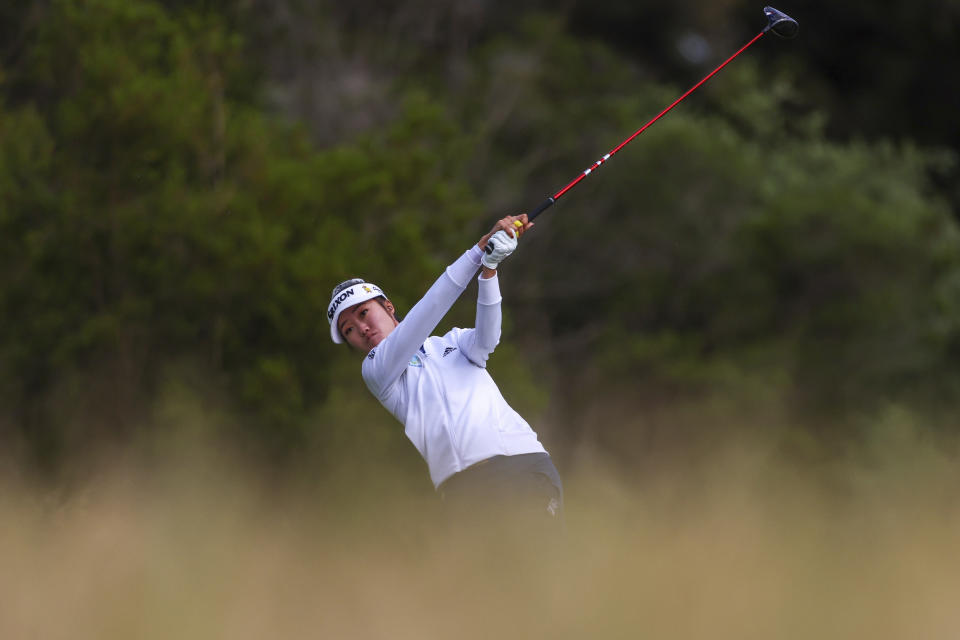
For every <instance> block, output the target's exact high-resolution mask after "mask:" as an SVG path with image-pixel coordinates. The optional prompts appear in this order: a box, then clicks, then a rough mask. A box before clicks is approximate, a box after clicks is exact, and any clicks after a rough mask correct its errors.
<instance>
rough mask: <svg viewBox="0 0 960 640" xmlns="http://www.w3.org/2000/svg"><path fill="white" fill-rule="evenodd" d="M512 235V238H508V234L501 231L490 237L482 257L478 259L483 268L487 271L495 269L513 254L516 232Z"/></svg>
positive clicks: (515, 246)
mask: <svg viewBox="0 0 960 640" xmlns="http://www.w3.org/2000/svg"><path fill="white" fill-rule="evenodd" d="M513 233H514V236H513V237H510V234H509V233H507V232H506V231H504V230H503V229H501V230H500V231H497V232H496V233H495V234H493V235H492V236H490V240H488V241H487V248H486V249H484V250H483V257H482V258H480V262H482V263H483V266H485V267H486V268H488V269H496V268H497V265H498V264H500V263H501V262H503V259H504V258H506V257H507V256H508V255H510V254H511V253H513V250H514V249H516V248H517V237H516V233H517V232H516V231H514V232H513Z"/></svg>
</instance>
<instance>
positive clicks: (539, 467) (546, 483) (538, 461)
mask: <svg viewBox="0 0 960 640" xmlns="http://www.w3.org/2000/svg"><path fill="white" fill-rule="evenodd" d="M437 491H438V492H439V494H440V497H441V498H442V500H443V509H444V512H445V513H446V514H447V515H448V516H449V517H450V518H451V519H452V520H453V521H454V522H455V523H459V524H466V525H470V526H477V525H481V526H483V527H484V528H485V529H491V528H501V529H505V530H510V531H517V532H524V531H526V532H531V533H533V532H536V531H538V530H542V531H554V532H556V531H561V530H562V529H563V484H562V483H561V482H560V474H559V473H557V468H556V467H555V466H554V465H553V460H551V459H550V456H549V455H548V454H546V453H526V454H521V455H516V456H494V457H492V458H488V459H487V460H484V461H482V462H479V463H477V464H475V465H473V466H471V467H469V468H467V469H464V470H463V471H461V472H459V473H455V474H454V475H452V476H451V477H449V478H448V479H447V480H445V481H444V482H443V483H442V484H441V485H440V486H439V487H437Z"/></svg>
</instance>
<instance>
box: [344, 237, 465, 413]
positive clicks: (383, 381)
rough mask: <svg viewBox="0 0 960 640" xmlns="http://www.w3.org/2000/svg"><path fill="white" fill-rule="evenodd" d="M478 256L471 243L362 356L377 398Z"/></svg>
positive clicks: (449, 303) (457, 294)
mask: <svg viewBox="0 0 960 640" xmlns="http://www.w3.org/2000/svg"><path fill="white" fill-rule="evenodd" d="M481 255H482V254H481V251H480V248H479V247H477V246H476V245H474V246H473V247H472V248H470V250H468V251H466V252H465V253H464V254H463V255H462V256H460V257H459V258H458V259H457V260H456V262H454V263H453V264H451V265H450V266H449V267H447V268H446V270H445V271H444V272H443V274H442V275H441V276H440V277H439V278H437V281H436V282H434V283H433V286H431V287H430V289H429V290H428V291H427V293H426V294H425V295H424V296H423V298H421V299H420V301H419V302H417V304H415V305H413V308H412V309H410V311H409V313H407V315H406V316H405V317H404V319H403V321H402V322H400V324H398V325H397V326H396V327H395V328H394V330H393V331H391V332H390V335H388V336H387V337H386V338H384V339H383V340H382V341H381V342H380V344H379V345H377V346H376V347H375V348H374V349H372V350H371V351H370V353H368V354H367V357H366V358H364V360H363V366H362V372H363V379H364V382H366V383H367V387H369V389H370V391H371V392H372V393H373V394H374V395H375V396H376V397H377V398H380V399H383V398H384V397H385V395H386V394H387V392H388V391H389V389H390V387H391V386H392V385H394V384H396V382H397V380H399V379H400V376H401V375H402V374H403V372H404V371H405V370H406V368H407V364H409V362H410V358H411V357H412V356H413V355H415V354H416V353H417V350H418V349H419V348H420V347H421V346H422V345H423V343H424V341H425V340H426V339H427V338H429V337H430V334H431V333H432V332H433V330H434V329H435V328H436V327H437V324H439V323H440V320H442V319H443V316H445V315H446V314H447V311H449V310H450V307H452V306H453V303H454V302H456V300H457V298H459V297H460V294H461V293H463V290H464V289H466V287H467V283H468V282H469V281H470V278H471V277H473V274H475V273H476V272H477V269H478V268H479V266H480V257H481Z"/></svg>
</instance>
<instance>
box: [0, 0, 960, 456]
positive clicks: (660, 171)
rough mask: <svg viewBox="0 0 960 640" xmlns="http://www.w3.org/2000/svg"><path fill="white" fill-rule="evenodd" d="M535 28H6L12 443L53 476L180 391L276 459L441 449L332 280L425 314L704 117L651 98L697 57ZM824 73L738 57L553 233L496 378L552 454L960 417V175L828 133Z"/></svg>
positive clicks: (429, 14)
mask: <svg viewBox="0 0 960 640" xmlns="http://www.w3.org/2000/svg"><path fill="white" fill-rule="evenodd" d="M536 5H537V3H530V7H531V8H530V9H529V10H527V11H522V12H519V13H518V15H517V16H516V18H515V19H510V20H505V18H504V14H503V13H501V12H500V11H501V10H500V9H498V7H499V5H498V4H497V3H494V2H491V3H488V4H486V5H484V6H485V7H486V10H487V14H485V15H469V14H468V13H464V12H463V11H465V10H463V9H460V10H454V9H450V8H447V9H442V8H437V7H432V5H431V7H422V6H420V5H418V4H417V3H410V4H409V5H403V7H406V12H404V10H403V9H402V8H396V9H394V10H392V11H393V13H391V11H388V10H383V13H379V14H376V15H377V16H379V19H377V20H372V21H364V20H361V19H359V17H358V16H359V15H360V14H358V13H357V11H360V10H361V9H362V3H361V5H359V8H357V7H354V8H353V9H350V8H347V7H337V6H332V5H327V4H324V3H317V4H309V3H308V4H307V5H303V6H301V5H298V4H297V3H289V4H288V3H281V5H277V6H279V7H280V8H276V7H274V9H273V10H267V8H265V7H261V6H260V5H257V4H255V5H250V4H249V3H233V2H219V3H205V4H201V5H197V6H194V5H192V4H190V3H179V2H166V3H163V2H157V1H154V0H82V1H81V0H54V1H53V2H51V3H40V2H21V3H19V4H16V5H9V6H7V7H6V8H5V9H4V10H3V14H2V16H3V17H4V18H6V19H7V20H6V24H7V26H6V27H4V29H5V30H6V32H7V35H9V36H10V38H8V42H11V43H12V44H11V45H9V46H8V47H7V48H5V49H4V51H3V57H2V58H0V82H2V84H0V100H2V102H0V261H2V262H0V384H2V388H0V398H2V402H3V405H4V411H5V419H4V421H3V422H2V424H5V425H11V426H9V427H5V428H6V429H7V431H8V432H9V433H8V434H7V436H8V437H7V438H6V440H7V441H8V442H17V443H19V444H20V445H22V446H23V447H25V450H26V451H28V452H30V454H31V455H32V459H33V460H35V461H39V462H41V463H45V464H48V465H52V466H55V465H56V464H58V462H60V461H62V460H64V459H65V458H67V457H69V456H70V455H71V454H73V453H78V452H83V451H84V450H85V449H86V448H88V447H90V446H93V445H94V444H95V443H97V442H100V441H102V440H103V439H106V440H114V439H117V438H120V439H123V438H125V437H128V436H129V435H130V434H131V433H133V432H134V431H136V430H140V429H148V430H149V429H151V428H152V429H163V428H168V426H169V422H170V416H171V415H174V416H175V415H177V413H176V411H173V412H172V413H171V412H170V411H158V410H157V406H158V403H163V402H164V401H165V400H164V399H165V398H168V397H169V393H170V391H169V390H170V389H171V380H174V379H178V378H182V379H184V380H191V381H192V382H191V383H190V386H192V392H191V393H193V394H195V395H197V396H200V397H204V396H209V397H211V398H216V399H217V400H216V402H218V403H222V404H224V405H229V406H230V407H231V411H230V412H229V416H230V417H229V419H224V420H219V419H218V420H217V421H214V422H217V423H218V427H217V428H218V429H219V428H223V429H225V430H226V433H225V435H226V436H227V437H229V438H232V439H234V440H236V441H239V442H240V443H242V444H243V445H244V446H247V447H249V448H250V449H251V450H255V451H263V452H267V453H268V454H269V455H273V456H280V457H283V456H286V455H290V454H294V453H297V452H303V451H307V452H311V455H312V456H314V457H315V458H316V459H317V460H320V461H324V462H323V464H328V465H336V464H342V462H343V458H342V457H341V454H342V453H343V452H353V453H351V454H349V455H348V456H347V458H346V459H348V460H353V461H354V462H356V464H358V465H360V464H362V463H363V461H364V460H367V461H369V460H370V459H374V460H375V459H376V458H377V457H378V456H385V455H396V454H397V452H399V451H404V452H406V453H404V454H402V455H407V456H409V455H412V454H410V449H409V447H405V443H403V440H402V432H401V430H400V428H399V426H398V425H396V424H394V423H393V421H392V418H390V417H389V416H388V415H387V414H386V412H384V411H383V410H382V409H380V408H379V407H378V406H377V405H376V403H375V401H374V400H373V399H372V398H370V397H369V396H368V394H367V393H366V390H365V389H364V388H363V385H362V382H361V381H360V377H359V361H358V355H357V354H355V353H348V352H346V351H345V350H343V349H339V350H338V349H335V348H334V346H333V345H332V344H330V341H329V338H328V326H327V322H326V318H325V317H324V316H325V307H326V304H327V302H328V296H329V291H330V289H331V287H333V285H335V284H336V283H337V282H340V281H341V280H344V279H346V278H349V277H354V276H363V277H365V278H368V279H370V280H373V281H376V282H378V283H381V284H382V285H383V286H384V287H385V288H386V290H387V291H388V292H389V294H390V296H391V298H392V299H393V300H394V301H395V302H396V303H397V305H398V307H399V308H400V310H401V312H402V311H403V310H405V309H407V308H409V307H410V306H411V305H412V304H413V303H415V302H416V300H417V299H418V298H419V296H420V295H421V294H422V292H423V291H425V290H426V288H427V287H428V286H429V284H430V283H431V282H432V280H433V279H434V278H435V277H436V276H437V275H438V274H439V273H440V272H441V269H442V268H443V266H444V265H445V264H447V263H448V262H449V261H451V260H453V259H454V258H455V257H456V255H458V254H459V253H460V252H461V251H462V250H464V249H465V248H466V247H468V246H469V245H470V243H471V242H473V241H475V239H476V238H477V237H478V236H479V235H480V233H482V232H483V231H484V230H485V228H486V227H488V226H489V224H490V223H491V222H492V220H494V219H496V218H497V217H499V216H500V215H502V214H504V213H511V212H515V211H518V210H521V209H523V208H524V207H526V206H530V205H532V204H535V203H537V202H539V201H540V200H542V198H543V196H544V195H546V194H547V191H548V190H549V189H552V188H555V187H559V186H562V185H563V184H565V183H566V182H567V181H568V180H569V179H570V178H571V177H573V176H574V175H575V174H576V171H577V170H580V169H582V168H584V167H585V166H586V165H587V164H588V163H589V162H590V158H592V157H596V156H598V155H600V154H602V152H603V151H604V150H606V149H609V148H610V147H612V146H613V145H615V144H616V143H617V142H618V141H619V140H621V139H622V138H623V137H624V136H625V135H626V134H628V133H629V132H630V131H632V130H633V129H635V128H636V127H637V126H639V124H642V123H643V122H645V121H646V120H647V119H649V118H650V117H651V116H652V115H654V114H655V113H657V112H658V111H659V110H660V109H661V108H662V107H663V106H664V105H665V104H668V103H669V102H670V101H671V100H672V99H673V98H674V97H675V96H676V95H678V94H679V92H678V91H677V88H676V87H675V86H665V85H663V84H661V83H659V82H656V81H654V78H656V77H658V76H660V75H662V71H663V69H664V68H670V64H675V62H673V63H670V64H667V63H665V62H664V61H659V62H658V61H655V60H649V59H644V58H642V57H633V58H631V57H628V56H624V55H622V51H619V52H618V51H617V50H616V49H614V48H612V47H611V46H610V45H608V44H606V43H604V42H602V41H601V40H602V39H598V38H597V37H596V35H597V34H596V32H595V31H591V29H590V28H589V25H587V26H586V27H585V26H584V24H579V27H578V28H577V29H574V28H573V26H572V25H571V23H570V22H569V21H568V20H567V19H565V16H564V14H562V13H561V14H557V13H556V12H554V13H546V12H541V11H538V10H537V9H538V7H537V6H536ZM578 7H579V5H578ZM783 8H784V9H785V10H787V11H788V12H789V9H788V8H787V7H783ZM371 10H372V9H371ZM258 11H262V12H263V14H262V15H261V14H260V13H258ZM417 11H420V12H421V13H420V14H417V15H418V16H419V18H420V19H418V20H416V21H414V20H412V19H411V18H410V16H411V12H413V14H416V12H417ZM578 11H581V9H580V8H577V9H575V10H573V12H572V13H570V14H567V17H569V15H573V14H576V13H577V12H578ZM611 11H612V9H611ZM361 13H362V12H361ZM733 13H735V11H734V10H733V9H731V15H732V14H733ZM798 17H799V16H798ZM428 18H432V19H433V21H432V22H431V21H430V20H428ZM664 19H667V18H666V17H665V18H664ZM672 19H676V16H674V18H672ZM597 24H604V21H603V20H599V22H598V23H597ZM11 25H12V26H11ZM398 25H399V26H398ZM414 25H415V26H414ZM391 29H392V30H391ZM457 34H459V36H462V37H458V36H457ZM797 42H798V43H799V44H795V45H791V46H794V47H803V46H804V40H802V39H801V40H798V41H797ZM757 55H758V56H759V55H761V54H760V53H759V52H757ZM291 60H293V62H291ZM798 77H800V72H798V71H796V68H795V67H794V68H793V69H792V70H791V67H790V65H781V67H780V70H779V71H777V72H776V73H774V72H772V71H771V70H769V69H763V68H762V65H761V63H760V62H759V61H757V60H756V59H755V58H750V57H744V58H743V59H740V60H738V61H737V64H736V65H732V66H731V67H730V68H729V69H728V70H725V71H724V74H723V75H722V76H720V77H719V78H717V79H716V80H715V81H713V82H712V83H711V84H709V85H707V86H706V87H704V88H703V89H702V90H701V91H700V92H698V94H697V99H696V100H693V99H691V100H689V101H688V102H685V103H684V106H683V108H680V109H677V110H675V111H674V112H672V113H671V114H670V115H669V116H668V117H667V118H665V119H664V120H662V121H660V122H659V123H658V124H657V126H656V127H654V128H652V129H650V130H649V131H648V132H646V133H645V134H644V136H643V137H642V138H641V139H639V140H638V141H637V142H635V143H634V144H633V145H632V146H631V147H630V148H629V149H628V150H626V151H624V152H623V153H622V154H620V155H618V156H617V158H616V160H615V161H614V162H611V163H610V165H609V166H604V168H603V170H602V171H599V172H597V174H596V176H591V178H590V179H589V180H588V181H585V182H584V183H583V186H580V187H578V188H577V190H575V191H573V192H571V194H570V195H569V196H567V197H566V198H565V199H564V200H563V201H562V202H561V203H560V204H558V205H556V206H555V207H554V208H553V209H551V210H550V211H549V212H548V213H547V214H545V216H544V217H543V218H541V219H540V220H538V228H537V230H536V232H535V233H534V234H533V235H532V236H531V237H530V238H529V239H527V240H526V244H525V246H524V247H523V250H522V251H520V252H518V254H517V255H516V256H515V257H514V258H513V259H512V260H511V263H510V264H508V265H506V266H505V269H504V270H503V274H504V275H503V278H502V280H503V284H502V287H503V290H504V296H505V300H506V303H505V314H506V317H505V335H504V343H503V344H502V345H501V347H500V349H499V350H498V353H497V354H496V356H495V357H494V359H493V360H492V361H491V370H492V371H493V372H494V373H495V375H496V376H497V379H498V380H499V381H501V385H502V387H503V389H504V394H505V395H506V397H507V398H508V400H510V401H511V402H512V403H513V404H514V405H515V406H517V408H518V409H520V410H521V411H522V412H523V413H524V415H526V416H527V417H528V418H529V419H530V420H531V421H533V422H535V423H536V424H535V426H540V420H541V419H542V421H543V425H542V427H541V429H542V430H543V429H546V430H547V431H549V432H550V433H551V434H553V435H555V436H556V437H557V440H562V439H563V437H562V436H564V435H566V436H568V437H569V439H570V440H571V441H578V440H581V439H583V438H584V437H587V436H588V435H589V434H590V433H591V432H595V431H598V430H600V431H602V430H603V429H604V428H605V426H604V425H603V424H598V423H596V422H595V421H594V420H593V419H592V418H591V417H590V416H591V415H593V407H594V405H596V404H597V403H598V402H605V403H609V404H610V405H611V406H624V407H627V406H630V407H633V408H634V409H633V410H635V411H638V412H642V411H643V410H644V409H645V408H650V409H651V410H653V409H654V408H656V407H662V406H664V405H669V404H671V403H684V402H691V401H692V402H697V401H699V400H701V399H703V398H707V397H716V396H717V395H729V396H730V397H735V398H743V399H747V400H750V399H753V400H755V401H756V402H757V403H758V404H763V403H764V402H765V400H764V399H763V398H762V397H759V396H764V397H776V398H777V399H778V401H779V400H782V401H783V402H784V403H785V405H786V406H788V407H790V411H791V412H792V413H793V414H795V416H796V420H798V421H800V422H801V424H809V425H823V424H831V425H834V424H845V423H847V422H848V421H849V420H850V419H853V420H854V422H856V424H857V426H863V424H869V417H870V416H872V415H874V413H875V412H882V411H887V410H888V409H889V406H890V405H891V403H893V404H897V405H900V404H902V405H903V406H906V407H910V408H911V410H912V411H919V412H922V413H924V414H925V415H926V414H929V415H930V416H931V417H932V418H931V419H932V420H934V421H936V420H937V419H938V417H943V416H949V415H951V412H952V411H954V410H955V409H956V408H957V407H956V404H957V401H956V398H957V397H960V396H958V393H957V392H958V390H960V377H958V374H960V359H958V355H960V309H958V304H960V303H958V300H960V258H958V256H960V251H958V250H960V236H958V230H957V221H956V218H955V216H954V215H952V212H951V210H950V206H949V204H948V196H949V194H947V196H944V192H943V191H937V190H936V185H935V183H933V182H932V180H933V179H934V178H935V177H936V176H937V175H944V172H949V171H952V170H953V169H952V167H954V166H955V163H954V158H953V156H952V155H951V154H950V153H948V152H946V151H943V150H936V151H933V150H928V149H925V148H923V147H920V146H917V145H915V144H912V143H910V142H909V141H905V142H902V143H896V144H894V143H891V142H888V141H884V140H876V141H873V140H865V139H859V140H853V141H849V140H837V139H835V138H833V137H830V135H829V129H830V127H829V118H827V117H826V115H825V114H824V112H823V111H822V110H817V109H812V108H809V107H808V106H804V105H805V98H804V97H803V95H802V91H801V90H800V89H799V88H798V86H797V83H798ZM721 78H722V79H721ZM471 296H472V294H471V293H470V292H469V291H468V293H467V294H466V295H465V300H464V302H462V303H460V304H459V305H458V306H457V307H455V309H454V310H453V312H452V314H451V316H450V318H448V319H447V320H446V321H445V323H444V324H443V325H441V327H440V329H441V330H445V329H444V327H445V326H447V325H449V324H451V323H456V324H461V325H463V324H467V323H470V322H472V317H473V311H472V305H470V303H469V299H470V298H471ZM186 371H189V372H190V373H185V372H186ZM761 380H762V381H763V382H762V384H758V381H761ZM182 386H183V385H180V386H178V385H174V387H175V388H178V389H181V391H180V392H177V393H178V394H181V393H182V392H183V389H182ZM178 397H179V395H178ZM737 406H738V407H739V409H738V411H742V410H743V407H744V406H750V405H749V403H747V404H738V405H737ZM158 416H159V417H158ZM758 420H759V418H758ZM805 421H806V422H805ZM221 422H223V423H226V424H227V426H223V425H221V424H220V423H221ZM625 424H633V423H631V422H630V421H629V420H627V421H626V422H625ZM638 428H640V427H638ZM704 428H705V429H707V428H709V426H705V427H704ZM811 428H812V427H811ZM357 452H362V455H361V454H358V453H357ZM338 461H339V462H338ZM410 464H411V465H412V466H415V465H417V464H418V462H417V461H416V460H412V461H411V463H410Z"/></svg>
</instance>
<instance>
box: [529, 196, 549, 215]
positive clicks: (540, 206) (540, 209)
mask: <svg viewBox="0 0 960 640" xmlns="http://www.w3.org/2000/svg"><path fill="white" fill-rule="evenodd" d="M554 202H556V200H554V199H553V198H547V199H546V200H544V201H543V202H541V203H540V204H538V205H537V208H536V209H534V210H533V211H531V212H530V213H528V214H527V220H533V219H534V218H536V217H537V216H538V215H540V214H541V213H543V212H544V210H546V209H548V208H549V207H550V205H552V204H553V203H554Z"/></svg>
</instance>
